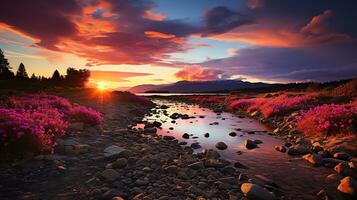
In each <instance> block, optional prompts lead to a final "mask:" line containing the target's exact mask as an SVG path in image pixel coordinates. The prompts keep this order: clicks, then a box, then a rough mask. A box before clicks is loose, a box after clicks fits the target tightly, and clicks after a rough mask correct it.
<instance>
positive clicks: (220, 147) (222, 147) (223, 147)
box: [215, 142, 228, 150]
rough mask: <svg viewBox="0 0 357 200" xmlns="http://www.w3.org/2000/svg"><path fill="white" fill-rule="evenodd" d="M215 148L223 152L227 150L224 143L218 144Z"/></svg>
mask: <svg viewBox="0 0 357 200" xmlns="http://www.w3.org/2000/svg"><path fill="white" fill-rule="evenodd" d="M215 146H216V148H217V149H219V150H225V149H227V148H228V146H227V145H226V143H224V142H218V143H217V144H216V145H215Z"/></svg>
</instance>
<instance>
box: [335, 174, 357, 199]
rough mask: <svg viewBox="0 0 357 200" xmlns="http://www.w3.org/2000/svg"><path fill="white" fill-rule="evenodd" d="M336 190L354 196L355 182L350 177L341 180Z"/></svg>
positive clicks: (356, 188) (356, 186)
mask: <svg viewBox="0 0 357 200" xmlns="http://www.w3.org/2000/svg"><path fill="white" fill-rule="evenodd" d="M337 190H339V191H340V192H343V193H345V194H349V195H355V194H356V190H357V182H356V180H355V179H353V178H352V177H350V176H347V177H345V178H343V179H342V180H341V182H340V184H339V185H338V187H337Z"/></svg>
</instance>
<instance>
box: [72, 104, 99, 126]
mask: <svg viewBox="0 0 357 200" xmlns="http://www.w3.org/2000/svg"><path fill="white" fill-rule="evenodd" d="M67 118H68V120H69V121H72V122H84V123H87V124H90V125H98V124H101V123H102V120H103V119H102V115H101V114H100V113H99V112H97V111H95V110H93V109H91V108H87V107H84V106H75V107H73V108H71V109H70V111H69V113H68V117H67Z"/></svg>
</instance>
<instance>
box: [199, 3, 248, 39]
mask: <svg viewBox="0 0 357 200" xmlns="http://www.w3.org/2000/svg"><path fill="white" fill-rule="evenodd" d="M205 21H206V27H205V32H204V34H202V35H203V36H207V35H212V34H220V33H225V32H227V31H229V30H232V29H234V28H237V27H240V26H242V25H245V24H251V23H252V21H251V20H250V19H248V18H247V17H245V16H244V15H242V14H240V13H238V12H234V11H232V10H230V9H228V8H227V7H223V6H219V7H215V8H213V9H210V10H208V11H207V12H206V13H205Z"/></svg>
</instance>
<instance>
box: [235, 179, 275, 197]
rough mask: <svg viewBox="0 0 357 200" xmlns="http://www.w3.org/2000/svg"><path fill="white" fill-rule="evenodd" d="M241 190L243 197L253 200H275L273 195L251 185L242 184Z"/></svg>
mask: <svg viewBox="0 0 357 200" xmlns="http://www.w3.org/2000/svg"><path fill="white" fill-rule="evenodd" d="M241 190H242V192H243V194H244V196H245V197H247V198H248V199H254V200H275V199H276V197H275V195H274V194H273V193H271V192H269V191H268V190H266V189H264V188H262V187H261V186H259V185H256V184H252V183H243V184H242V186H241Z"/></svg>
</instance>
